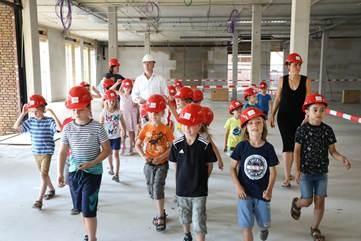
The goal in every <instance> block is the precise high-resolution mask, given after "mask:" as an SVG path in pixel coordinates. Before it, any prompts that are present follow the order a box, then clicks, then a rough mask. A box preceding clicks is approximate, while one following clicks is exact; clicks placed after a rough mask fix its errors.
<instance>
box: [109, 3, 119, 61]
mask: <svg viewBox="0 0 361 241" xmlns="http://www.w3.org/2000/svg"><path fill="white" fill-rule="evenodd" d="M117 18H118V14H117V7H108V19H109V22H108V33H109V41H108V56H109V59H110V58H113V57H115V58H118V21H117Z"/></svg>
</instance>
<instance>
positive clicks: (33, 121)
mask: <svg viewBox="0 0 361 241" xmlns="http://www.w3.org/2000/svg"><path fill="white" fill-rule="evenodd" d="M29 99H30V101H29V103H28V104H25V105H24V106H23V108H22V112H21V114H20V116H19V117H18V119H17V120H16V122H15V123H14V126H13V128H14V129H16V130H17V131H19V132H20V133H25V132H29V133H30V135H31V147H32V153H33V155H34V159H35V162H36V164H37V166H38V170H39V172H40V178H41V184H40V192H39V196H38V198H37V200H36V201H35V202H34V204H33V208H37V209H39V210H41V208H42V206H43V200H44V199H45V200H49V199H52V198H53V197H54V196H55V188H54V186H53V184H52V182H51V179H50V176H49V169H50V162H51V157H52V155H53V154H54V149H55V142H54V134H55V133H56V131H61V123H60V121H59V119H58V118H57V116H56V115H55V113H54V112H53V111H52V110H51V109H49V108H47V109H46V108H45V106H46V105H47V103H46V101H45V99H44V97H43V96H41V95H32V96H30V98H29ZM45 112H48V113H50V115H51V116H52V117H47V116H45V115H44V113H45ZM28 113H29V114H30V117H29V118H28V119H27V120H25V121H22V120H23V119H24V117H25V116H26V114H28ZM47 189H48V192H47V193H46V190H47Z"/></svg>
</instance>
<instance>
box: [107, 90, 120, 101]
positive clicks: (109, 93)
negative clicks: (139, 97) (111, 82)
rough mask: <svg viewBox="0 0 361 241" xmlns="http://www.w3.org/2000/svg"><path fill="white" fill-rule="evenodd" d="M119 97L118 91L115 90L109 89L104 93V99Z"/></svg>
mask: <svg viewBox="0 0 361 241" xmlns="http://www.w3.org/2000/svg"><path fill="white" fill-rule="evenodd" d="M116 99H118V95H117V92H115V91H114V90H107V91H105V93H104V100H116Z"/></svg>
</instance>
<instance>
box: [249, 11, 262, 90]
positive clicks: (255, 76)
mask: <svg viewBox="0 0 361 241" xmlns="http://www.w3.org/2000/svg"><path fill="white" fill-rule="evenodd" d="M261 21H262V6H261V5H257V4H254V5H252V45H251V51H252V71H251V83H255V84H258V83H259V82H260V81H261Z"/></svg>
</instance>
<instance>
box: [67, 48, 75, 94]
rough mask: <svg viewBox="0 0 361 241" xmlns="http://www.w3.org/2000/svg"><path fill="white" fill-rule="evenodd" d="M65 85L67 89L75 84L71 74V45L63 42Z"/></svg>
mask: <svg viewBox="0 0 361 241" xmlns="http://www.w3.org/2000/svg"><path fill="white" fill-rule="evenodd" d="M65 65H66V87H67V89H68V90H69V89H70V88H71V87H72V86H74V84H75V79H74V75H73V70H74V68H73V46H72V45H71V44H65Z"/></svg>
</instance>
